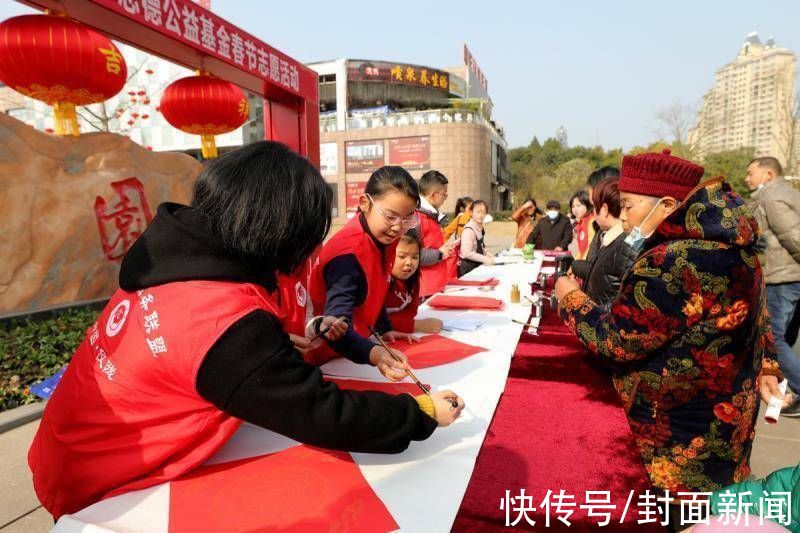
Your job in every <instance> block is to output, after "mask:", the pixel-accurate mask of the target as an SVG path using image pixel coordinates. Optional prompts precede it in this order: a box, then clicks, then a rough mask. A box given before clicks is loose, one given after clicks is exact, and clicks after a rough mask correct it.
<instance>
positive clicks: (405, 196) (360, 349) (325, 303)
mask: <svg viewBox="0 0 800 533" xmlns="http://www.w3.org/2000/svg"><path fill="white" fill-rule="evenodd" d="M418 203H419V189H418V187H417V183H416V182H415V181H414V178H412V177H411V175H410V174H409V173H408V172H406V171H405V170H404V169H403V168H402V167H397V166H385V167H382V168H379V169H378V170H376V171H375V172H373V173H372V176H370V178H369V181H367V185H366V187H365V189H364V194H362V195H361V197H360V198H359V204H358V214H357V215H356V216H355V217H353V218H352V219H351V220H350V221H349V222H348V223H347V224H346V225H345V226H344V227H343V228H342V229H340V230H339V231H338V232H337V233H336V235H334V236H333V237H332V238H331V239H330V240H329V241H328V242H327V243H325V246H323V247H322V251H321V252H320V254H319V259H318V261H317V264H316V265H315V266H314V272H313V273H312V275H311V302H312V304H313V307H314V312H315V313H321V314H324V315H327V316H336V317H345V318H346V319H347V320H348V323H349V328H348V330H347V332H346V333H345V334H344V336H343V337H342V338H341V339H338V340H336V341H330V342H328V345H327V346H324V347H322V348H321V349H317V350H314V351H312V352H311V353H310V354H309V355H310V357H311V359H312V360H313V361H314V362H315V363H316V364H318V365H321V364H323V363H325V362H327V361H330V360H331V359H333V358H336V357H339V356H341V357H346V358H348V359H350V360H351V361H353V362H356V363H360V364H371V365H373V366H376V367H377V368H378V370H379V371H380V372H381V373H382V374H383V375H384V376H386V377H387V378H389V379H392V380H399V379H402V378H403V377H405V375H406V368H407V364H406V356H405V354H403V353H402V352H400V351H395V352H394V356H392V355H391V354H388V353H387V352H386V350H384V349H383V348H382V347H381V346H380V344H378V342H377V340H375V339H372V338H371V334H370V330H369V328H374V329H375V330H376V331H379V332H380V333H381V334H383V336H384V337H385V339H386V340H389V341H392V340H395V339H399V338H406V337H408V336H409V335H408V334H406V333H401V332H397V331H393V328H392V325H391V321H390V320H389V318H388V315H387V313H386V307H385V298H386V293H387V291H388V290H389V282H390V281H391V276H392V265H393V264H394V258H395V251H396V248H397V241H398V239H400V236H401V235H402V234H403V233H404V232H406V231H407V230H409V229H411V228H414V227H416V226H417V224H419V217H418V216H417V212H416V207H417V204H418Z"/></svg>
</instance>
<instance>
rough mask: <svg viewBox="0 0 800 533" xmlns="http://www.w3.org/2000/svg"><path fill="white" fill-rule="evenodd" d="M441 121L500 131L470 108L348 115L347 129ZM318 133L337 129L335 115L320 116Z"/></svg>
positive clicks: (439, 122) (436, 122) (496, 132)
mask: <svg viewBox="0 0 800 533" xmlns="http://www.w3.org/2000/svg"><path fill="white" fill-rule="evenodd" d="M441 123H456V124H458V123H463V124H480V125H482V126H485V127H487V128H489V129H490V130H492V131H493V132H494V133H495V134H497V135H500V133H499V132H498V131H497V130H496V129H495V128H494V127H493V126H492V125H491V124H490V123H489V121H488V120H486V119H485V118H483V116H482V115H481V114H480V113H479V112H477V111H472V110H470V109H454V108H448V109H427V110H425V111H411V112H406V113H389V114H386V115H376V116H372V117H369V116H367V117H348V118H347V127H346V129H347V130H360V129H368V128H386V127H390V128H391V127H400V126H413V125H421V124H441ZM319 131H320V133H325V132H335V131H339V127H338V124H337V120H336V117H335V116H327V117H321V118H320V120H319Z"/></svg>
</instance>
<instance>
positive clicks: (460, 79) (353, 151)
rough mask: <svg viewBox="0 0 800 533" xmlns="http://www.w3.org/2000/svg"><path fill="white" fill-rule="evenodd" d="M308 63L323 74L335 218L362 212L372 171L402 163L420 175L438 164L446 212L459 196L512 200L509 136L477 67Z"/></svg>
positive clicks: (324, 147)
mask: <svg viewBox="0 0 800 533" xmlns="http://www.w3.org/2000/svg"><path fill="white" fill-rule="evenodd" d="M308 66H309V67H311V68H312V69H314V70H316V71H317V73H318V74H319V80H320V167H321V171H322V174H323V176H324V177H325V179H326V181H327V182H328V184H329V185H330V186H331V188H332V189H333V191H334V198H335V199H336V200H335V209H334V214H335V216H337V218H339V219H340V220H341V219H342V218H345V217H348V216H352V215H353V214H354V213H355V212H356V205H357V202H358V197H359V195H360V194H361V193H362V192H363V190H364V185H365V183H366V181H367V180H368V179H369V176H370V174H371V173H372V172H373V171H374V170H376V169H377V168H379V167H381V166H383V165H400V166H403V167H404V168H406V170H408V171H409V172H410V173H411V174H412V176H414V177H415V178H419V177H420V176H421V175H422V174H423V173H425V172H426V171H428V170H432V169H433V170H438V171H440V172H441V173H443V174H444V175H445V176H447V178H448V180H449V182H450V185H449V187H448V188H449V196H448V199H447V201H446V202H445V204H444V206H443V208H442V209H443V211H451V210H452V209H453V207H454V206H455V202H456V200H457V199H458V198H459V197H461V196H470V197H472V198H475V199H483V200H485V201H486V202H487V203H488V204H489V206H490V209H491V210H502V209H506V208H507V207H508V205H509V204H510V201H511V192H510V172H509V169H508V160H507V157H506V141H505V137H504V134H503V131H502V129H501V128H499V127H498V126H497V125H496V124H495V123H494V122H493V121H492V102H491V99H490V98H489V96H488V92H487V91H486V82H485V78H484V77H483V76H482V74H476V73H475V72H474V68H472V69H471V68H470V66H469V65H466V66H462V67H455V68H450V69H436V68H432V67H426V66H420V65H410V64H401V63H394V62H386V61H371V60H369V61H368V60H354V59H339V60H335V61H328V62H322V63H312V64H309V65H308ZM470 71H472V72H470Z"/></svg>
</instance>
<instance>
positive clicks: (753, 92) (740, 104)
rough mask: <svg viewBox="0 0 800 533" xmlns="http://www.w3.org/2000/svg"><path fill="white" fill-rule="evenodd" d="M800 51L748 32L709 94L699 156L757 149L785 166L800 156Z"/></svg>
mask: <svg viewBox="0 0 800 533" xmlns="http://www.w3.org/2000/svg"><path fill="white" fill-rule="evenodd" d="M795 68H796V57H795V54H794V53H793V52H792V51H791V50H788V49H786V48H781V47H778V46H777V45H776V44H775V41H774V40H773V39H772V38H770V39H768V40H767V42H766V43H762V42H761V40H760V39H759V37H758V35H757V34H756V33H755V32H754V33H751V34H750V35H748V36H747V39H746V40H745V42H744V43H743V44H742V47H741V48H740V50H739V53H738V55H737V56H736V59H734V60H733V61H731V62H730V63H728V64H726V65H725V66H723V67H722V68H720V69H719V70H717V72H716V76H715V80H714V86H713V88H712V89H711V90H710V91H708V92H707V93H706V94H705V95H704V96H703V104H702V108H701V110H700V112H699V115H698V120H697V124H696V126H695V127H694V128H693V129H692V130H691V131H690V132H689V139H688V141H689V144H690V146H692V147H693V148H695V149H696V150H697V153H698V155H700V156H701V157H702V156H705V155H707V154H709V153H715V152H721V151H725V150H733V149H737V148H743V147H753V148H755V151H756V155H759V156H762V155H772V156H775V157H777V158H778V159H779V160H780V161H781V163H782V164H784V166H787V167H791V166H794V164H795V163H796V161H797V158H798V151H797V150H796V147H797V146H798V141H800V139H798V135H797V131H798V121H797V118H796V113H797V107H796V106H797V102H796V100H795V98H796V97H795V77H796V71H795Z"/></svg>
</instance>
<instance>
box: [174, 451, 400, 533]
mask: <svg viewBox="0 0 800 533" xmlns="http://www.w3.org/2000/svg"><path fill="white" fill-rule="evenodd" d="M398 527H399V526H398V525H397V523H396V522H395V520H394V518H392V515H391V514H390V513H389V511H388V510H387V509H386V506H385V505H384V504H383V502H382V501H381V500H380V498H378V496H377V495H376V494H375V492H374V491H373V490H372V487H370V486H369V483H368V482H367V480H366V479H364V476H363V475H362V474H361V471H360V470H359V468H358V465H356V464H355V462H354V461H353V458H352V457H350V454H349V453H345V452H337V451H331V450H321V449H319V448H312V447H311V446H305V445H303V446H295V447H294V448H289V449H288V450H284V451H282V452H278V453H274V454H271V455H262V456H260V457H251V458H248V459H242V460H240V461H233V462H229V463H222V464H218V465H212V466H201V467H199V468H197V469H195V470H193V471H192V472H190V473H189V474H187V475H186V476H183V477H181V478H179V479H177V480H176V481H173V482H172V483H171V486H170V497H169V531H170V532H185V531H293V532H294V531H361V532H385V531H394V530H396V529H398Z"/></svg>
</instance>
